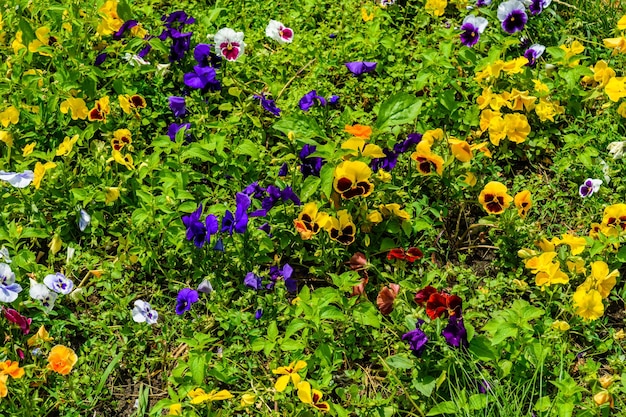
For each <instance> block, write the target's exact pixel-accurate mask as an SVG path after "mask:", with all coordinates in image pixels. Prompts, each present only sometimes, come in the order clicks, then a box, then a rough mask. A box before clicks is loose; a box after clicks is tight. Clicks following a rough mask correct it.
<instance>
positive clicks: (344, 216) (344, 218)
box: [325, 210, 356, 245]
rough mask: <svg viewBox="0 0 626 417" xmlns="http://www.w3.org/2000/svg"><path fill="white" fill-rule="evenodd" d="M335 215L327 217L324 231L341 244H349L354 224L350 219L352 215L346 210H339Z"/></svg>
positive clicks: (353, 231) (352, 235)
mask: <svg viewBox="0 0 626 417" xmlns="http://www.w3.org/2000/svg"><path fill="white" fill-rule="evenodd" d="M337 216H338V217H337V218H336V217H329V218H328V222H327V223H326V227H325V229H326V231H327V232H328V235H329V236H330V238H331V239H332V240H334V241H337V242H339V243H341V244H342V245H350V244H352V242H354V235H355V233H356V226H355V225H354V222H353V221H352V216H351V215H350V214H349V213H348V211H347V210H339V211H338V212H337Z"/></svg>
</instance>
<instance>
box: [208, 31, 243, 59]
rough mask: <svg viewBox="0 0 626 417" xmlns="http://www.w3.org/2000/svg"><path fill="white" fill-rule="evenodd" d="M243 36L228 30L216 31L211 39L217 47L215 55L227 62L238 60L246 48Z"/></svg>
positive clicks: (240, 33)
mask: <svg viewBox="0 0 626 417" xmlns="http://www.w3.org/2000/svg"><path fill="white" fill-rule="evenodd" d="M243 36H244V35H243V32H235V31H234V30H232V29H230V28H223V29H220V30H218V31H217V33H216V34H215V36H214V38H213V41H214V42H215V45H216V46H217V55H218V56H221V57H224V58H225V59H226V60H227V61H236V60H237V59H239V57H240V56H241V55H243V51H244V48H245V46H246V44H245V43H244V42H243Z"/></svg>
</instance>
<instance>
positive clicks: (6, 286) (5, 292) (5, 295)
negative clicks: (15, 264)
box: [0, 262, 22, 303]
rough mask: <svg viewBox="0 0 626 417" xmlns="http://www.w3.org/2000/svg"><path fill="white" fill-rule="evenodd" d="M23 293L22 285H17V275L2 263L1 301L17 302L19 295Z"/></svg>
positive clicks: (0, 267)
mask: <svg viewBox="0 0 626 417" xmlns="http://www.w3.org/2000/svg"><path fill="white" fill-rule="evenodd" d="M21 291H22V287H21V286H20V284H16V283H15V274H14V273H13V271H12V270H11V267H10V266H9V265H8V264H5V263H4V262H1V263H0V301H1V302H3V303H12V302H13V301H15V300H17V296H18V294H19V293H20V292H21Z"/></svg>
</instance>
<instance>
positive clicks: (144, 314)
mask: <svg viewBox="0 0 626 417" xmlns="http://www.w3.org/2000/svg"><path fill="white" fill-rule="evenodd" d="M131 314H132V315H133V320H134V321H135V322H137V323H148V324H155V323H156V322H157V320H158V318H159V313H157V311H156V310H153V309H152V307H151V306H150V303H148V302H147V301H143V300H137V301H135V307H134V308H133V311H131Z"/></svg>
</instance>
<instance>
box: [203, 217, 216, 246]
mask: <svg viewBox="0 0 626 417" xmlns="http://www.w3.org/2000/svg"><path fill="white" fill-rule="evenodd" d="M204 226H205V228H206V238H205V241H206V243H207V244H208V243H211V236H212V235H215V234H216V233H217V232H218V231H219V222H218V221H217V217H216V216H215V214H209V215H207V216H206V219H204Z"/></svg>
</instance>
